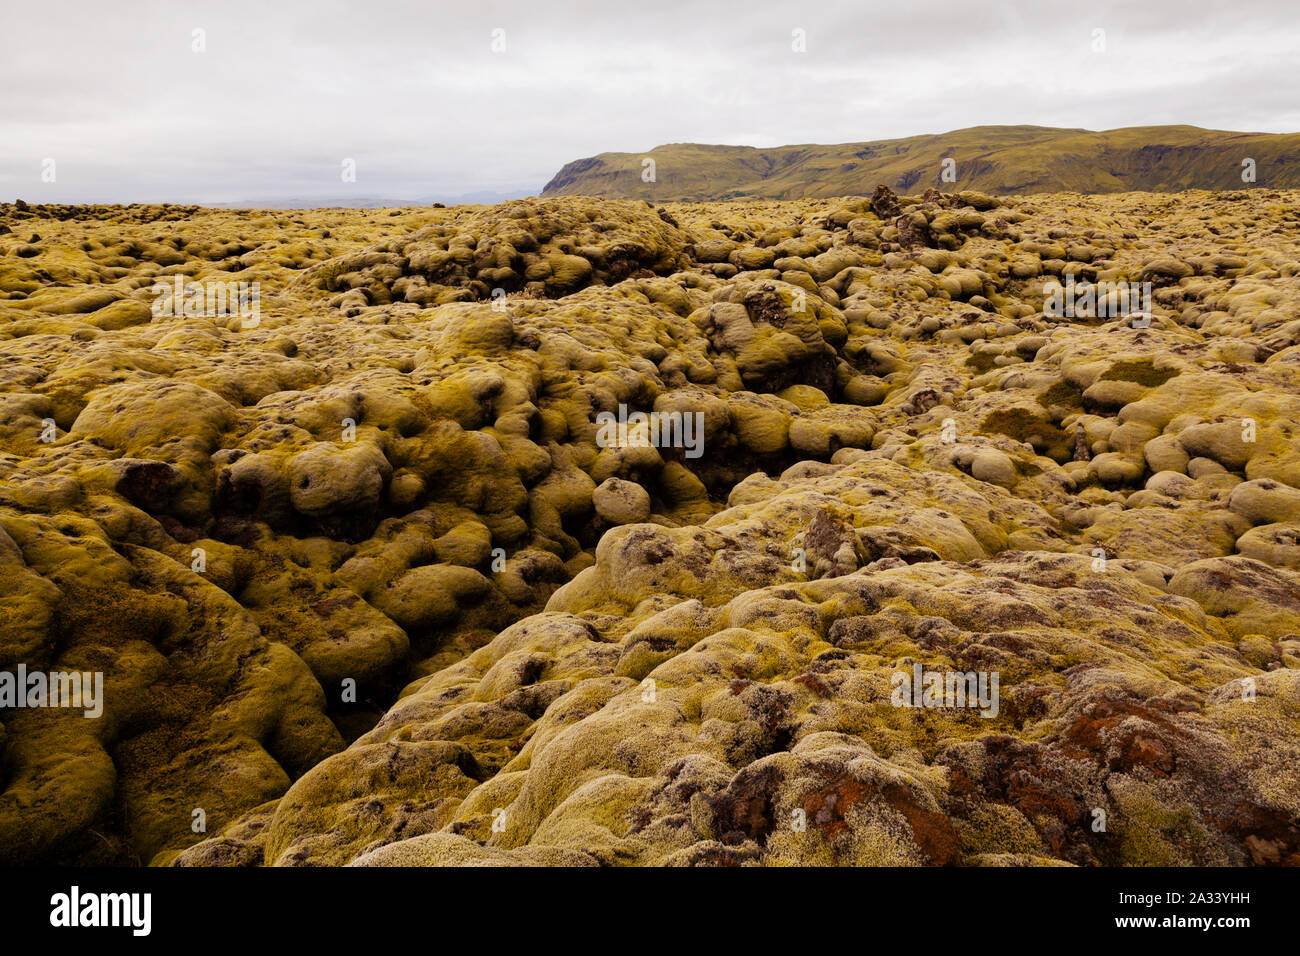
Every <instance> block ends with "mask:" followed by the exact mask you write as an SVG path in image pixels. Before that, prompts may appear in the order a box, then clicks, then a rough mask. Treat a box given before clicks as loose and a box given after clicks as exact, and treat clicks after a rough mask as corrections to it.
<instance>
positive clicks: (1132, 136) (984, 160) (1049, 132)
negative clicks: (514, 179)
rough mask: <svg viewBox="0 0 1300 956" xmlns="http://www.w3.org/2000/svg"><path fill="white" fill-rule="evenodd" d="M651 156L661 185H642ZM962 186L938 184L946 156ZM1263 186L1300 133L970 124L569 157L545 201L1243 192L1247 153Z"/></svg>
mask: <svg viewBox="0 0 1300 956" xmlns="http://www.w3.org/2000/svg"><path fill="white" fill-rule="evenodd" d="M647 157H648V158H650V159H653V160H654V161H655V182H653V183H646V182H643V181H642V178H641V175H642V169H643V161H644V160H645V159H646V158H647ZM945 158H951V159H953V160H954V161H955V163H956V169H955V175H956V183H955V184H953V183H942V182H941V181H940V174H941V172H942V170H943V161H944V159H945ZM1245 158H1251V159H1254V160H1255V162H1256V176H1257V182H1256V184H1257V185H1260V186H1267V187H1271V188H1274V189H1281V188H1294V187H1297V186H1300V133H1287V134H1278V133H1234V132H1226V131H1223V130H1206V129H1200V128H1198V127H1195V126H1135V127H1130V128H1127V129H1116V130H1108V131H1105V132H1092V131H1089V130H1083V129H1054V128H1050V127H1043V126H974V127H971V128H970V129H963V130H956V131H954V132H951V133H941V134H937V135H925V136H911V137H908V138H906V139H892V140H877V141H874V142H867V143H845V144H841V145H838V146H817V145H802V146H778V147H775V148H773V149H756V148H754V147H752V146H707V145H701V144H697V143H674V144H671V145H667V146H657V147H655V148H654V149H652V150H650V151H649V152H648V153H601V154H600V155H599V156H592V157H589V158H587V159H580V160H576V161H574V162H571V163H568V164H566V165H565V166H564V167H563V168H562V169H561V170H560V171H559V172H558V173H556V175H555V177H554V178H553V179H552V180H551V181H550V182H549V183H547V184H546V188H545V189H543V190H542V195H543V196H572V195H590V196H607V197H611V198H622V199H649V200H655V201H661V202H665V201H710V200H719V199H741V198H746V199H748V198H754V199H799V198H825V197H829V196H846V195H861V194H866V193H870V192H871V190H872V189H874V188H875V186H876V184H877V183H884V184H886V185H887V186H889V187H891V188H892V189H896V190H905V191H908V192H911V191H917V192H919V191H921V190H923V189H925V188H926V187H927V186H940V187H942V188H945V189H948V190H952V189H954V188H956V189H977V190H982V191H985V192H993V193H1003V194H1005V193H1038V192H1082V193H1108V192H1129V191H1134V190H1146V191H1155V192H1171V191H1178V190H1183V189H1240V188H1242V186H1243V183H1242V179H1241V170H1242V160H1243V159H1245Z"/></svg>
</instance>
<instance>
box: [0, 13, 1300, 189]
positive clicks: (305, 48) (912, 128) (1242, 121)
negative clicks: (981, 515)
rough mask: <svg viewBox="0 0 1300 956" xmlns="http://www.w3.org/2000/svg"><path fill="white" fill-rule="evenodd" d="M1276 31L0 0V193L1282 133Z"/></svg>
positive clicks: (529, 178) (1280, 51)
mask: <svg viewBox="0 0 1300 956" xmlns="http://www.w3.org/2000/svg"><path fill="white" fill-rule="evenodd" d="M1297 23H1300V8H1297V7H1296V5H1295V4H1294V2H1292V0H1276V2H1265V0H1239V2H1234V3H1232V4H1222V3H1218V2H1213V3H1210V2H1181V0H1179V2H1175V0H1152V2H1148V3H1144V4H1142V5H1140V6H1139V5H1132V4H1122V3H1118V2H1115V3H1105V2H1103V3H1098V4H1094V5H1092V6H1090V7H1081V6H1080V5H1078V4H1075V3H1042V2H1028V0H1025V2H1014V3H979V2H961V0H954V2H952V3H937V2H928V0H918V2H904V3H899V2H888V3H884V2H880V3H873V4H864V3H861V2H857V0H844V2H836V0H827V2H818V3H809V4H806V5H800V4H797V3H791V2H788V0H786V2H767V0H755V2H748V3H730V4H707V5H705V4H699V3H697V2H693V0H656V2H655V3H653V4H649V3H647V4H638V5H635V6H629V5H627V4H619V5H614V4H607V3H599V2H588V0H570V2H567V3H566V2H553V3H547V4H537V3H535V2H509V3H505V2H495V3H493V2H488V3H482V4H478V5H465V6H464V7H459V8H450V9H447V8H445V6H444V5H441V4H437V5H432V4H428V3H419V2H397V0H392V2H384V0H368V2H366V3H364V4H360V3H354V4H347V3H343V2H340V0H325V2H319V0H313V2H299V0H294V2H284V3H277V4H266V3H263V2H260V0H258V2H254V0H236V2H232V3H226V4H221V5H219V6H218V5H210V4H204V3H200V2H191V0H182V2H169V3H162V2H157V3H149V4H144V5H134V6H119V5H112V4H104V3H102V0H45V2H43V3H41V4H27V5H22V6H21V7H20V6H18V5H13V4H10V5H7V6H6V7H5V8H4V10H3V11H2V12H0V35H3V36H4V37H5V52H6V56H5V58H4V59H3V60H0V89H3V90H4V91H5V92H4V95H3V98H0V197H3V198H13V197H14V196H21V197H22V198H25V199H29V200H44V201H121V202H130V201H160V200H172V201H223V200H236V199H247V198H262V197H275V196H281V197H283V196H293V195H311V196H327V195H332V196H336V197H339V198H343V197H345V196H347V195H349V194H353V195H363V196H388V197H395V198H406V197H412V198H414V197H421V196H429V195H436V194H442V195H456V194H460V193H466V192H472V191H477V190H505V189H524V190H532V191H536V190H540V188H541V186H542V185H543V184H544V183H545V182H546V181H547V180H548V179H549V178H550V176H551V175H552V174H553V173H554V172H555V171H556V170H557V169H558V168H559V167H560V165H562V164H563V163H565V162H567V161H569V160H572V159H577V158H580V157H583V156H588V155H592V154H594V153H598V152H603V151H642V150H646V149H649V148H650V147H652V146H655V145H658V144H660V143H668V142H709V143H729V144H740V143H745V144H750V145H756V146H775V145H781V144H785V143H800V142H820V143H833V142H853V141H859V140H870V139H882V138H888V137H895V136H908V135H914V134H917V133H933V132H942V131H944V130H949V129H957V128H962V127H966V126H975V125H985V124H996V123H1012V124H1021V123H1027V124H1036V125H1045V126H1067V127H1086V128H1091V129H1109V128H1115V127H1119V126H1136V125H1152V124H1163V123H1186V124H1192V125H1198V126H1206V127H1215V128H1223V129H1246V130H1260V131H1270V132H1291V131H1295V130H1297V129H1300V105H1298V104H1297V103H1296V102H1295V98H1294V95H1293V86H1294V84H1293V83H1291V82H1289V81H1290V79H1291V77H1292V74H1293V72H1294V66H1293V63H1292V62H1291V61H1292V59H1293V56H1294V53H1293V43H1294V38H1295V36H1296V26H1297ZM498 27H499V28H501V29H504V30H505V37H506V50H505V52H503V53H493V52H492V50H491V48H490V44H491V34H492V30H493V29H494V28H498ZM796 27H797V28H800V29H803V30H805V31H806V35H807V52H806V53H802V54H801V53H795V52H793V51H792V50H791V47H790V40H791V31H792V30H793V29H795V28H796ZM195 28H202V29H204V30H205V31H206V42H207V50H206V52H204V53H201V54H200V53H194V52H192V51H191V32H192V31H193V30H194V29H195ZM1097 28H1101V29H1104V30H1105V31H1106V41H1107V49H1106V52H1105V53H1103V54H1098V53H1094V52H1093V51H1092V50H1091V40H1092V31H1093V30H1094V29H1097ZM45 157H53V158H55V159H56V160H57V162H58V181H57V182H56V183H53V184H46V183H42V182H41V181H40V169H41V160H42V159H43V158H45ZM344 157H352V158H355V159H356V160H357V168H358V176H357V182H356V183H355V184H351V185H345V184H343V183H342V182H341V181H340V179H339V175H338V172H339V168H340V167H339V164H340V162H341V161H342V159H343V158H344Z"/></svg>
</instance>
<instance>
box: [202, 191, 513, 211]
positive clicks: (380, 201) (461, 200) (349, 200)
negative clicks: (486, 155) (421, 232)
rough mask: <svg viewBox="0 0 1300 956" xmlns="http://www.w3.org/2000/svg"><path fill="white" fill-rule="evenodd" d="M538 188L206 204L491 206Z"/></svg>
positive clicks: (212, 205) (268, 206)
mask: <svg viewBox="0 0 1300 956" xmlns="http://www.w3.org/2000/svg"><path fill="white" fill-rule="evenodd" d="M536 192H537V190H536V189H530V188H528V187H520V188H519V189H507V190H491V189H484V190H479V191H478V192H470V193H460V194H458V195H454V196H452V195H446V194H434V195H428V196H422V197H419V198H416V199H396V198H393V197H390V196H355V197H341V196H285V197H272V198H269V199H246V200H241V201H240V202H210V203H203V204H202V205H204V206H208V207H209V208H212V209H396V208H399V207H402V206H431V205H433V204H434V203H436V202H440V203H442V204H443V205H444V206H466V205H475V204H481V205H485V206H490V205H493V204H495V203H499V202H505V201H506V200H507V199H520V198H522V197H524V196H530V195H535V194H536Z"/></svg>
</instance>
